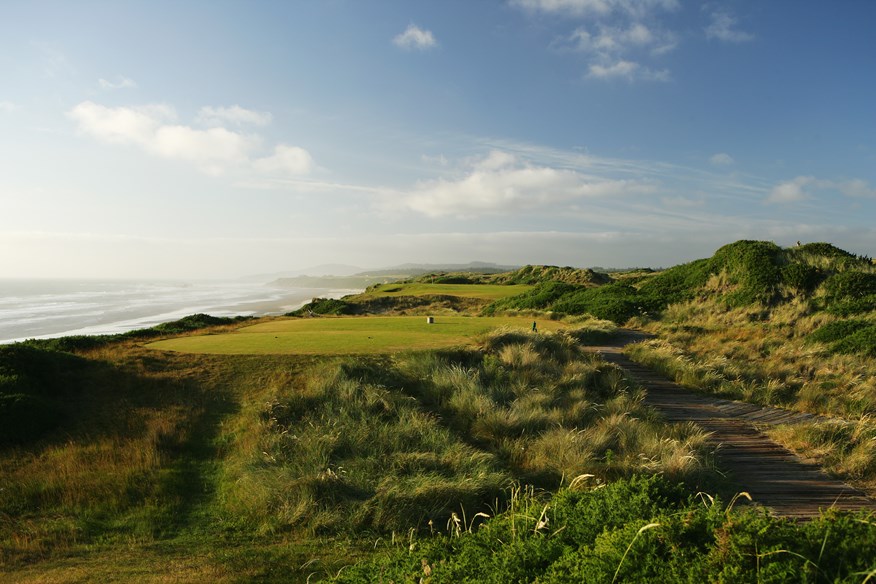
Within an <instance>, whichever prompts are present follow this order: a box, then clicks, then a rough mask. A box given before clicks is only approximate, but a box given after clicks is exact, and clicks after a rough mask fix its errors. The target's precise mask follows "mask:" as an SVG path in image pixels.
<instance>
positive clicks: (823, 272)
mask: <svg viewBox="0 0 876 584" xmlns="http://www.w3.org/2000/svg"><path fill="white" fill-rule="evenodd" d="M546 276H547V275H546ZM540 282H541V283H540V284H539V285H538V286H537V288H536V290H533V291H532V292H530V293H529V294H525V295H521V296H519V297H516V298H509V299H504V300H501V301H497V302H495V303H493V304H491V305H489V306H488V307H487V308H486V309H485V312H486V313H488V314H494V313H496V312H499V311H507V310H532V309H540V310H551V311H555V312H558V313H562V314H581V313H589V314H592V315H594V316H596V317H598V318H604V319H608V320H612V321H614V322H616V323H623V322H626V321H627V320H629V319H630V318H632V317H634V316H649V315H650V316H653V315H655V314H656V313H659V312H660V311H662V310H664V309H665V308H666V307H668V306H669V305H672V304H676V303H679V302H685V301H691V300H695V299H701V298H709V299H713V300H718V301H720V303H721V304H723V305H724V306H726V307H728V308H734V307H744V306H751V305H754V304H762V305H767V306H772V305H776V304H780V303H782V302H784V301H787V300H789V299H791V298H796V297H810V296H812V295H813V294H814V293H815V292H816V290H817V288H818V287H819V285H821V284H822V283H823V288H824V294H823V299H822V301H823V308H824V309H826V310H829V311H832V312H835V313H837V314H854V313H858V312H865V311H869V310H871V309H872V307H873V306H874V304H876V302H874V301H876V273H874V271H873V264H872V262H870V261H869V259H868V258H864V257H856V256H854V255H852V254H850V253H848V252H846V251H843V250H840V249H839V248H836V247H834V246H832V245H830V244H826V243H813V244H807V245H803V246H800V247H797V248H792V249H782V248H780V247H779V246H777V245H776V244H774V243H772V242H767V241H737V242H736V243H732V244H729V245H725V246H724V247H722V248H720V249H719V250H718V251H717V252H715V255H714V256H712V257H711V258H708V259H702V260H697V261H693V262H690V263H687V264H683V265H679V266H675V267H673V268H669V269H667V270H664V271H662V272H659V273H656V274H653V275H642V276H638V277H634V278H622V277H620V276H618V277H616V278H615V281H614V282H612V283H609V284H607V285H603V286H599V287H592V286H583V285H574V284H569V283H568V282H564V284H565V285H560V284H559V282H560V280H555V279H551V278H550V277H549V276H548V277H546V278H545V279H542V280H541V281H540Z"/></svg>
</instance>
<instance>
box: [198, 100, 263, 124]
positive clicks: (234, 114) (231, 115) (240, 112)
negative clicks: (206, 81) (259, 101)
mask: <svg viewBox="0 0 876 584" xmlns="http://www.w3.org/2000/svg"><path fill="white" fill-rule="evenodd" d="M271 119H272V116H271V114H270V113H269V112H259V111H254V110H250V109H246V108H243V107H240V106H239V105H237V104H235V105H232V106H230V107H210V106H204V107H202V108H201V109H200V110H198V116H197V121H199V122H200V123H202V124H205V125H208V126H222V125H224V124H233V125H235V126H242V125H245V124H252V125H254V126H267V125H268V124H270V123H271Z"/></svg>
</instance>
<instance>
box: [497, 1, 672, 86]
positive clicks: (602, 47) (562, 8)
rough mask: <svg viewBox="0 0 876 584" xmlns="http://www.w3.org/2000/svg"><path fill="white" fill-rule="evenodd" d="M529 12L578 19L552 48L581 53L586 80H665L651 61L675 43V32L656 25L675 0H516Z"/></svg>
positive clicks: (665, 74) (664, 71) (663, 70)
mask: <svg viewBox="0 0 876 584" xmlns="http://www.w3.org/2000/svg"><path fill="white" fill-rule="evenodd" d="M513 4H514V5H516V6H518V7H521V8H524V9H526V10H527V11H530V12H535V11H538V12H545V13H553V14H557V15H562V16H564V17H568V18H573V19H576V20H578V19H580V20H581V21H582V23H581V24H580V25H579V26H578V27H577V28H576V29H575V30H574V31H573V32H572V33H571V34H569V35H566V36H564V37H561V38H558V39H555V40H554V42H553V43H552V46H553V48H554V49H556V50H558V51H559V52H561V53H571V54H577V55H580V56H582V57H583V58H584V61H585V63H586V66H587V73H586V77H587V78H589V79H601V80H611V79H625V80H627V81H637V80H644V81H669V80H670V78H671V74H670V71H669V69H667V68H665V67H661V66H657V65H656V64H655V63H654V61H655V60H657V59H659V58H660V57H662V56H664V55H666V54H668V53H670V52H672V51H673V50H674V49H675V48H676V47H677V46H678V36H677V35H676V34H675V33H673V32H672V31H669V30H667V29H666V28H665V27H663V26H662V25H661V24H660V18H659V16H660V13H661V12H666V11H671V10H675V9H676V8H678V3H677V2H675V1H668V0H667V1H658V0H653V1H651V0H516V1H515V2H514V3H513Z"/></svg>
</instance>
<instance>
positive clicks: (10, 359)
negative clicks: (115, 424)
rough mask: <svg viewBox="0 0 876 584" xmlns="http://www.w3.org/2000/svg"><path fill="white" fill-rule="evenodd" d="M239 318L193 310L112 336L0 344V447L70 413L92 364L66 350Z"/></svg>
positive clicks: (38, 431) (36, 433)
mask: <svg viewBox="0 0 876 584" xmlns="http://www.w3.org/2000/svg"><path fill="white" fill-rule="evenodd" d="M245 320H248V317H235V318H222V317H215V316H209V315H206V314H194V315H190V316H187V317H184V318H182V319H179V320H176V321H173V322H167V323H162V324H159V325H157V326H155V327H152V328H147V329H138V330H134V331H130V332H127V333H121V334H116V335H97V336H86V335H79V336H71V337H62V338H58V339H44V340H29V341H26V342H24V343H17V344H15V345H12V346H8V347H2V348H0V446H2V445H3V444H10V443H21V442H28V441H30V440H33V439H34V438H37V437H39V436H40V435H42V434H43V433H44V432H46V431H48V430H51V429H52V428H54V427H55V426H57V424H58V423H59V422H60V421H61V420H62V418H64V417H65V416H69V415H71V413H70V408H69V404H70V402H71V401H75V400H77V399H79V398H80V395H79V394H80V393H81V392H82V391H84V390H86V389H87V388H86V387H84V386H83V384H82V381H81V375H79V374H80V373H81V372H82V371H83V370H85V369H89V368H93V367H94V364H93V363H90V362H88V361H86V360H84V359H82V358H80V357H77V356H75V355H73V354H70V351H77V350H78V351H81V350H93V349H97V348H100V347H106V346H109V345H112V344H117V343H119V342H120V341H124V340H145V339H151V338H157V337H162V336H168V335H174V334H181V333H185V332H190V331H194V330H199V329H202V328H205V327H215V326H221V325H230V324H236V323H239V322H241V321H245Z"/></svg>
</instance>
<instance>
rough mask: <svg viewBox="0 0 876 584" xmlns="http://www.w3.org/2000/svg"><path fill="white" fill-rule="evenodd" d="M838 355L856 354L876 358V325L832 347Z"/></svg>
mask: <svg viewBox="0 0 876 584" xmlns="http://www.w3.org/2000/svg"><path fill="white" fill-rule="evenodd" d="M831 349H832V350H833V351H835V352H837V353H855V354H860V355H867V356H870V357H876V325H871V326H868V327H866V328H862V329H860V330H858V331H856V332H854V333H852V334H850V335H848V336H846V337H845V338H843V339H842V340H840V341H838V342H837V343H836V344H834V345H833V347H831Z"/></svg>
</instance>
